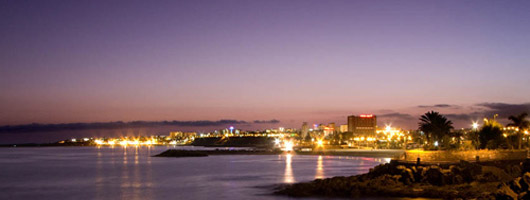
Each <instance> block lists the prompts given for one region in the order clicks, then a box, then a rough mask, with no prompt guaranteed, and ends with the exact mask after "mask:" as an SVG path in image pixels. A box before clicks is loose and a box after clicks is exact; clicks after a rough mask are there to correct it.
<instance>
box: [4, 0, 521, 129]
mask: <svg viewBox="0 0 530 200" xmlns="http://www.w3.org/2000/svg"><path fill="white" fill-rule="evenodd" d="M0 5H1V6H0V16H2V17H0V26H2V27H3V28H2V29H0V91H1V92H0V110H1V112H0V126H4V125H17V124H28V123H75V122H110V121H136V120H143V121H162V120H180V121H198V120H212V121H216V120H221V119H233V120H244V121H254V120H270V119H277V120H279V121H280V122H279V123H278V124H275V125H274V126H276V125H278V126H286V127H293V128H299V127H300V126H301V125H302V122H309V123H329V122H336V123H337V124H345V123H346V117H347V116H348V115H352V114H375V115H378V125H384V124H392V125H395V126H399V127H402V128H405V129H415V128H417V123H418V117H419V116H420V115H421V114H423V113H425V112H427V111H430V110H435V111H439V112H440V113H441V114H444V115H447V117H448V118H449V119H450V120H452V121H453V122H455V128H463V127H466V126H470V125H471V122H472V121H477V120H479V121H480V120H482V118H483V117H492V115H493V114H494V113H498V114H499V118H500V119H502V120H505V118H506V117H507V116H508V115H512V114H513V115H515V114H519V113H521V112H524V111H527V112H528V111H530V98H529V92H530V90H529V89H528V85H530V78H529V76H528V74H530V66H529V63H530V62H529V61H530V60H529V57H528V55H529V53H530V21H529V20H527V19H530V12H528V10H530V2H529V1H509V2H500V1H480V4H478V3H475V2H473V1H465V2H464V1H164V2H155V3H153V2H143V1H126V2H118V1H113V2H109V1H60V2H59V1H1V3H0ZM261 126H268V125H267V124H261V125H259V126H258V125H256V128H261ZM252 128H253V127H252V126H251V127H250V128H249V129H252Z"/></svg>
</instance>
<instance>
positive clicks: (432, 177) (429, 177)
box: [422, 165, 445, 186]
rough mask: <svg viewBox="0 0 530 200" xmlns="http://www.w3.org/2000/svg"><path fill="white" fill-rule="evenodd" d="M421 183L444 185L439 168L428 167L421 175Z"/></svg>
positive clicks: (442, 175)
mask: <svg viewBox="0 0 530 200" xmlns="http://www.w3.org/2000/svg"><path fill="white" fill-rule="evenodd" d="M422 181H423V182H427V183H429V184H431V185H437V186H441V185H444V184H445V182H444V174H443V172H442V170H441V169H440V167H438V166H434V165H433V166H430V167H429V168H428V169H427V170H426V171H425V174H424V175H423V180H422Z"/></svg>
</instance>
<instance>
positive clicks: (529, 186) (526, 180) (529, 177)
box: [519, 172, 530, 191]
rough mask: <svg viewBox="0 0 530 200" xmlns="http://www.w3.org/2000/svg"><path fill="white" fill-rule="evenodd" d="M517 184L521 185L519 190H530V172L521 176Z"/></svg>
mask: <svg viewBox="0 0 530 200" xmlns="http://www.w3.org/2000/svg"><path fill="white" fill-rule="evenodd" d="M519 184H520V185H521V189H522V190H523V191H529V190H530V172H526V173H524V174H523V176H522V177H521V178H520V180H519Z"/></svg>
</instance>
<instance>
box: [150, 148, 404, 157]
mask: <svg viewBox="0 0 530 200" xmlns="http://www.w3.org/2000/svg"><path fill="white" fill-rule="evenodd" d="M194 153H200V154H206V155H212V156H214V155H281V154H288V153H291V154H293V155H331V156H354V157H375V158H395V157H396V156H399V155H401V154H402V153H403V151H402V150H350V149H348V150H341V149H337V150H325V151H308V152H302V151H292V152H283V151H279V150H178V149H169V150H166V151H164V152H162V153H160V154H158V155H155V157H185V156H184V155H186V154H194Z"/></svg>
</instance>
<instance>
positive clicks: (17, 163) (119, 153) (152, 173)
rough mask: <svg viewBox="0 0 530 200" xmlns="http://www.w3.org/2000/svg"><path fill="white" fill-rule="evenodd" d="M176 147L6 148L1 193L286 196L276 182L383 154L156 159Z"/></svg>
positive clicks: (319, 174) (361, 169)
mask: <svg viewBox="0 0 530 200" xmlns="http://www.w3.org/2000/svg"><path fill="white" fill-rule="evenodd" d="M169 148H173V147H138V148H136V147H127V148H123V147H114V148H110V147H101V148H98V147H44V148H0V199H287V198H286V197H283V196H275V195H271V193H272V192H273V189H274V187H275V186H277V185H278V184H282V183H294V182H301V181H310V180H313V179H315V178H326V177H333V176H349V175H354V174H360V173H365V172H367V171H368V170H369V169H370V168H371V167H373V166H375V165H378V164H381V163H386V162H389V161H390V159H384V158H364V157H344V156H342V157H341V156H311V155H303V156H302V155H291V154H285V155H227V156H209V157H198V158H158V157H151V156H152V155H155V154H158V153H160V152H162V151H164V150H166V149H169Z"/></svg>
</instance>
